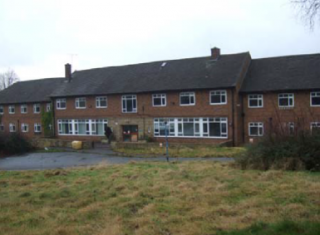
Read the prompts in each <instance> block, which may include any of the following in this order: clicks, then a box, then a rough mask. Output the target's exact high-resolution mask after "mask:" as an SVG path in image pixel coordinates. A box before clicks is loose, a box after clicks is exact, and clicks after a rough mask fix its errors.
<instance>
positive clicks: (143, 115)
mask: <svg viewBox="0 0 320 235" xmlns="http://www.w3.org/2000/svg"><path fill="white" fill-rule="evenodd" d="M190 91H192V90H190ZM166 94H167V106H165V107H153V106H152V93H146V94H137V107H138V111H137V113H122V104H121V95H108V96H107V97H108V107H107V108H96V107H95V98H96V97H86V101H87V108H86V109H76V108H75V98H77V97H73V98H67V108H66V109H65V110H57V109H56V108H55V116H56V120H58V119H68V118H69V119H80V118H86V119H99V118H106V119H108V125H109V126H110V127H111V128H113V131H114V134H115V137H116V138H117V140H120V141H121V140H122V126H123V125H138V128H139V138H141V139H142V138H143V137H144V136H150V137H153V119H154V118H157V117H227V118H228V122H229V126H228V139H227V140H226V139H223V140H221V139H205V138H176V139H177V140H176V141H179V142H180V141H181V142H188V143H199V142H205V143H213V144H215V143H221V142H225V141H228V140H229V141H230V140H232V127H231V125H232V123H231V120H232V108H231V107H232V106H231V103H232V101H231V97H232V95H231V90H228V91H227V104H226V105H210V101H209V94H210V90H204V91H195V94H196V105H194V106H180V101H179V95H180V92H167V93H166ZM79 98H80V97H79ZM56 133H58V125H57V123H56ZM59 138H63V139H75V138H77V139H79V140H87V139H91V140H99V139H102V138H103V137H88V136H85V137H81V136H77V137H75V136H59ZM170 139H174V138H170Z"/></svg>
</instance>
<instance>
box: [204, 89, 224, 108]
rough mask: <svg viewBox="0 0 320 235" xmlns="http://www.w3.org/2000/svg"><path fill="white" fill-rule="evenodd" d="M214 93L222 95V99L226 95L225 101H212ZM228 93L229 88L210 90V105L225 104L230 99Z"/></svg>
mask: <svg viewBox="0 0 320 235" xmlns="http://www.w3.org/2000/svg"><path fill="white" fill-rule="evenodd" d="M213 95H219V96H220V100H221V99H222V97H223V96H224V97H225V101H224V102H220V103H212V102H211V101H212V100H211V96H213ZM227 99H228V95H227V90H212V91H210V94H209V102H210V105H223V104H227V103H228V101H227Z"/></svg>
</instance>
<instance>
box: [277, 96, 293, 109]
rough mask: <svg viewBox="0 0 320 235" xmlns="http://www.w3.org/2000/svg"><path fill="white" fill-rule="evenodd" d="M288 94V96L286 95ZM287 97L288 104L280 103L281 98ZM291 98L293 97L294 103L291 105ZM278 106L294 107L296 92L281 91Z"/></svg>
mask: <svg viewBox="0 0 320 235" xmlns="http://www.w3.org/2000/svg"><path fill="white" fill-rule="evenodd" d="M285 96H287V97H285ZM283 98H287V99H288V105H286V106H285V105H280V99H283ZM290 99H292V105H290ZM278 106H279V108H293V107H294V94H293V93H281V94H278Z"/></svg>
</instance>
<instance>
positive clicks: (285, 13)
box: [0, 0, 320, 80]
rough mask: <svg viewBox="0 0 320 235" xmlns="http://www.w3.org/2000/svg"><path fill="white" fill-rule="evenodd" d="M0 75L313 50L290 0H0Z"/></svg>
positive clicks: (319, 30) (316, 48)
mask: <svg viewBox="0 0 320 235" xmlns="http://www.w3.org/2000/svg"><path fill="white" fill-rule="evenodd" d="M0 29H1V32H0V73H2V72H5V71H6V70H8V69H9V68H10V69H13V70H14V71H15V72H16V73H17V74H18V76H19V78H20V80H29V79H39V78H49V77H62V76H64V64H65V63H71V64H72V68H73V70H82V69H90V68H96V67H106V66H116V65H125V64H135V63H143V62H150V61H166V60H170V59H180V58H190V57H201V56H209V55H210V48H212V47H219V48H220V49H221V53H222V54H232V53H241V52H247V51H249V52H250V53H251V56H252V58H262V57H274V56H284V55H293V54H311V53H320V23H319V24H317V25H316V27H315V28H314V30H313V31H311V30H310V29H309V27H308V26H307V25H306V23H305V22H304V21H303V20H301V17H300V16H299V14H298V10H297V8H294V7H293V5H292V4H291V3H290V0H197V1H189V0H161V1H154V0H134V1H133V0H89V1H81V0H45V1H44V0H28V1H26V0H0Z"/></svg>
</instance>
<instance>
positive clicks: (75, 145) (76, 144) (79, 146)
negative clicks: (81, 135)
mask: <svg viewBox="0 0 320 235" xmlns="http://www.w3.org/2000/svg"><path fill="white" fill-rule="evenodd" d="M71 145H72V148H73V149H82V141H76V140H75V141H72V143H71Z"/></svg>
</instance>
